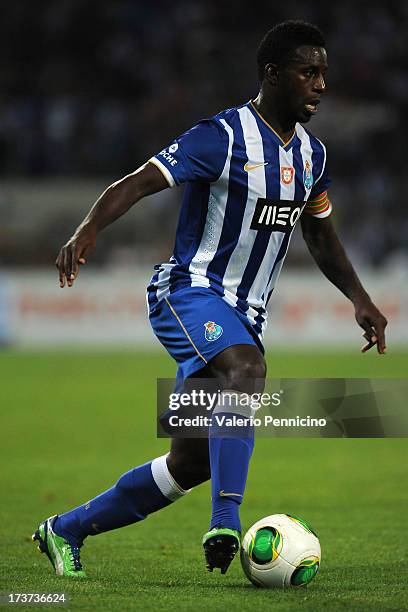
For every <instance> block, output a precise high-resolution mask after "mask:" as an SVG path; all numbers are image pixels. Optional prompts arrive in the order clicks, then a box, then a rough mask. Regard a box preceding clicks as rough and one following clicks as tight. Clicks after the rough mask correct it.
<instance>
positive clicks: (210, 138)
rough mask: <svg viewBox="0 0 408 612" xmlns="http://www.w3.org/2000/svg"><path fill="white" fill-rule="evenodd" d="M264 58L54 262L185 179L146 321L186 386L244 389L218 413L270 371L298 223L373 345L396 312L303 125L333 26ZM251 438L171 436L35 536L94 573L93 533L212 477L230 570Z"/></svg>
mask: <svg viewBox="0 0 408 612" xmlns="http://www.w3.org/2000/svg"><path fill="white" fill-rule="evenodd" d="M257 61H258V73H259V80H260V90H259V93H258V95H257V97H256V98H255V99H253V100H251V101H249V102H246V103H245V104H242V105H240V106H238V107H236V108H232V109H229V110H225V111H222V112H220V113H219V114H218V115H216V116H214V117H212V118H210V119H206V120H204V121H201V122H200V123H198V124H197V125H196V126H194V127H193V128H192V129H190V130H188V131H187V132H185V133H184V134H182V135H181V136H180V137H178V138H176V139H175V140H174V141H173V142H172V143H171V144H170V145H169V146H168V147H166V148H165V149H163V150H162V151H160V152H159V153H158V154H157V155H155V156H154V157H152V158H151V159H150V160H149V161H148V162H147V163H146V164H144V165H143V166H142V167H141V168H139V169H138V170H136V171H135V172H133V173H132V174H129V175H127V176H125V177H124V178H122V179H121V180H119V181H117V182H116V183H113V184H112V185H111V186H110V187H108V188H107V189H106V191H105V192H104V193H103V194H102V195H101V196H100V197H99V199H98V200H97V202H96V203H95V205H94V206H93V208H92V209H91V211H90V212H89V214H88V215H87V216H86V217H85V219H84V220H83V222H82V223H81V224H80V225H79V227H78V228H77V229H76V231H75V233H74V234H73V236H72V238H70V240H69V241H68V242H67V243H66V244H65V246H63V247H62V249H61V251H60V253H59V255H58V258H57V262H56V264H57V267H58V269H59V280H60V286H61V287H64V286H65V284H67V285H68V287H71V286H72V285H73V283H74V281H75V279H76V277H77V275H78V270H79V266H80V265H81V264H85V262H86V259H87V257H88V254H89V252H90V251H91V250H92V249H93V248H94V246H95V242H96V237H97V235H98V233H99V232H100V231H101V230H102V229H103V228H104V227H106V226H107V225H109V224H110V223H112V222H113V221H114V220H115V219H117V218H118V217H120V216H121V215H123V214H124V213H125V212H126V211H127V210H129V208H130V207H131V206H132V205H133V204H135V203H136V202H138V201H139V200H141V199H142V198H143V197H145V196H148V195H150V194H152V193H157V192H158V191H161V190H162V189H166V188H168V187H173V186H175V185H181V184H182V183H186V188H185V192H184V199H183V203H182V207H181V212H180V218H179V224H178V228H177V233H176V241H175V249H174V253H173V255H172V256H171V257H170V259H169V261H167V262H166V263H162V264H160V265H158V266H156V273H155V275H154V276H153V278H152V280H151V282H150V285H149V287H148V292H147V296H148V307H149V318H150V322H151V325H152V327H153V330H154V332H155V334H156V335H157V337H158V338H159V340H160V341H161V342H162V344H163V345H164V346H165V348H166V349H167V351H168V352H169V353H170V355H172V357H174V359H175V360H176V362H177V364H178V373H177V380H178V384H180V385H182V384H183V382H184V381H186V380H187V379H191V378H192V377H195V378H197V377H206V378H210V379H214V380H215V381H216V383H217V386H218V388H219V389H220V390H221V391H222V393H221V395H220V397H221V399H222V397H223V394H229V396H230V397H235V398H236V401H235V403H234V402H232V403H231V402H230V404H229V405H228V407H226V405H225V403H224V402H222V401H221V400H220V402H219V404H218V405H216V406H215V408H214V413H215V414H217V413H223V414H227V415H234V414H235V415H236V414H237V413H238V414H240V415H242V416H243V417H248V416H250V414H251V409H250V407H248V406H249V405H250V404H248V403H246V402H245V401H242V402H241V401H239V400H240V399H241V398H245V397H248V396H251V394H253V393H254V391H255V385H256V381H259V380H261V381H263V380H264V378H265V375H266V365H265V360H264V356H263V355H264V349H263V345H262V336H263V333H264V330H265V326H266V317H267V312H266V305H267V303H268V300H269V298H270V296H271V294H272V292H273V290H274V287H275V284H276V281H277V278H278V275H279V272H280V270H281V267H282V264H283V261H284V258H285V255H286V251H287V248H288V245H289V240H290V236H291V233H292V230H293V227H294V226H295V224H296V222H297V221H298V220H299V219H300V223H301V227H302V231H303V237H304V239H305V241H306V244H307V246H308V248H309V250H310V252H311V254H312V256H313V257H314V259H315V261H316V262H317V265H318V266H319V268H320V269H321V270H322V272H323V273H324V274H325V275H326V276H327V278H328V279H329V280H330V281H331V282H332V283H333V284H334V285H335V286H336V287H338V288H339V289H340V291H342V292H343V293H344V295H345V296H346V297H347V298H348V299H349V300H351V302H352V303H353V305H354V308H355V317H356V320H357V323H358V324H359V325H360V326H361V327H362V328H363V330H364V332H363V335H364V337H365V339H366V341H367V343H366V344H365V346H364V347H363V348H362V351H363V352H365V351H367V350H369V349H371V348H372V347H374V346H376V347H377V351H378V353H380V354H383V353H385V350H386V347H385V333H384V330H385V326H386V320H385V318H384V316H383V315H382V314H381V313H380V312H379V310H378V309H377V308H376V306H375V305H374V304H373V302H372V301H371V299H370V297H369V295H368V294H367V292H366V291H365V290H364V288H363V287H362V285H361V283H360V281H359V279H358V277H357V275H356V273H355V271H354V269H353V267H352V265H351V263H350V261H349V260H348V258H347V256H346V254H345V251H344V249H343V247H342V245H341V243H340V241H339V239H338V237H337V235H336V232H335V230H334V227H333V224H332V220H331V211H332V205H331V203H330V199H329V196H328V187H329V183H330V181H329V176H328V170H327V164H326V149H325V147H324V145H323V144H322V143H321V142H320V140H318V139H317V138H316V137H314V136H313V135H312V134H311V133H310V132H309V131H307V130H306V129H305V128H304V127H303V125H302V124H306V123H308V122H309V120H310V119H311V118H312V117H313V115H315V114H316V113H317V112H318V105H319V104H320V100H321V96H322V94H323V93H324V91H325V72H326V68H327V55H326V50H325V41H324V38H323V35H322V33H321V32H320V30H319V29H318V28H317V27H315V26H314V25H311V24H307V23H305V22H294V21H287V22H284V23H280V24H278V25H276V26H275V27H274V28H272V29H271V30H270V31H269V32H267V34H266V35H265V37H264V38H263V40H262V41H261V43H260V46H259V48H258V54H257ZM333 336H334V337H335V330H333ZM231 392H233V394H232V393H231ZM244 422H249V419H247V421H245V420H244ZM253 444H254V442H253V430H252V429H251V426H250V425H248V426H246V427H243V428H242V431H240V432H238V434H237V435H235V436H227V435H223V432H222V431H221V432H220V431H217V430H216V428H213V427H210V428H209V435H208V440H207V439H177V438H174V439H173V440H172V443H171V449H170V452H169V454H167V455H166V456H163V457H158V458H155V459H153V460H152V461H149V462H148V463H145V464H144V465H141V466H138V467H136V468H134V469H131V470H130V471H128V472H127V473H125V474H123V475H122V476H121V477H120V478H119V480H118V481H117V482H116V484H114V485H113V486H112V487H111V488H110V489H108V490H107V491H105V492H103V493H101V494H100V495H99V496H98V497H96V498H95V499H92V500H90V501H88V502H87V503H84V504H83V505H81V506H79V507H78V508H75V509H73V510H70V511H68V512H65V513H64V514H59V515H56V516H53V517H51V518H49V519H47V520H45V521H43V522H42V523H41V524H40V525H39V527H38V529H37V531H36V532H35V534H34V536H33V538H34V539H35V540H38V542H39V547H40V550H41V551H42V552H45V553H46V554H47V555H48V557H49V558H50V561H51V563H52V565H53V567H54V569H55V571H56V573H57V574H58V575H69V576H76V577H83V576H85V573H84V571H83V569H82V565H81V562H80V547H81V545H82V544H83V541H84V540H85V538H86V537H87V536H91V535H97V534H99V533H101V532H104V531H108V530H111V529H116V528H118V527H123V526H125V525H130V524H132V523H135V522H137V521H140V520H143V519H144V518H145V517H146V516H147V515H149V514H151V513H152V512H155V511H157V510H160V509H161V508H164V507H165V506H167V505H169V504H171V503H172V502H174V501H176V500H177V499H179V498H180V497H183V496H184V495H186V494H187V493H188V491H189V490H190V489H191V488H192V487H195V486H197V485H199V484H200V483H202V482H204V481H206V480H208V479H209V478H211V486H212V516H211V522H210V529H209V531H208V532H207V533H206V534H205V535H204V538H203V545H204V551H205V556H206V562H207V567H208V569H209V570H211V571H212V570H213V568H215V567H217V568H220V569H221V572H222V573H224V572H225V571H226V570H227V568H228V566H229V564H230V562H231V560H232V559H233V557H234V555H235V553H236V552H237V551H238V550H239V546H240V532H241V526H240V520H239V507H240V504H241V502H242V499H243V496H244V490H245V484H246V478H247V472H248V464H249V460H250V457H251V454H252V450H253Z"/></svg>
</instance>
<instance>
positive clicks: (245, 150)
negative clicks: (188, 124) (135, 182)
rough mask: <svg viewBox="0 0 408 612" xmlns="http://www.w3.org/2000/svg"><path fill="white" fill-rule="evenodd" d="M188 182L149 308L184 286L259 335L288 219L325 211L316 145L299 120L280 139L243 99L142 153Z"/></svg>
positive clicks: (325, 181) (322, 156)
mask: <svg viewBox="0 0 408 612" xmlns="http://www.w3.org/2000/svg"><path fill="white" fill-rule="evenodd" d="M149 161H150V162H151V163H153V164H155V165H156V166H157V167H158V168H159V169H160V170H161V172H162V173H163V175H164V176H165V178H166V179H167V181H168V183H169V185H170V186H173V185H180V184H182V183H187V185H186V189H185V193H184V199H183V203H182V207H181V211H180V217H179V222H178V228H177V233H176V242H175V248H174V253H173V255H172V257H171V258H170V260H169V261H168V262H166V263H162V264H161V265H157V266H155V270H156V274H155V275H154V276H153V278H152V280H151V283H150V285H149V287H148V303H149V308H150V309H152V308H154V306H155V305H156V304H157V303H158V302H159V301H160V300H162V299H163V298H165V297H167V296H168V295H169V294H171V293H173V292H175V291H177V290H178V289H181V288H184V287H186V286H192V287H207V288H211V289H213V290H214V291H215V292H217V293H218V294H219V295H221V296H222V297H223V299H224V300H225V301H226V302H227V303H228V304H230V306H232V307H233V308H238V309H239V310H240V311H241V312H242V313H245V315H246V317H247V319H248V321H249V322H250V324H251V326H252V328H253V331H254V333H255V334H256V335H257V336H258V337H259V338H260V339H262V335H263V331H264V329H265V326H266V317H267V313H266V304H267V302H268V300H269V298H270V296H271V293H272V291H273V289H274V287H275V284H276V281H277V278H278V276H279V273H280V270H281V268H282V264H283V261H284V258H285V255H286V252H287V249H288V245H289V240H290V236H291V233H292V230H293V228H294V226H295V224H296V221H297V220H298V218H299V217H300V215H301V214H302V212H303V209H304V208H306V210H305V212H309V213H310V214H313V215H314V216H317V217H320V218H323V217H326V216H328V215H329V214H330V212H331V204H330V202H329V200H328V198H327V193H326V192H327V188H328V185H329V183H330V180H329V178H328V172H327V169H326V150H325V147H324V145H323V144H322V143H321V142H320V141H319V140H318V139H317V138H315V137H314V136H313V135H312V134H310V133H309V132H308V131H307V130H305V129H304V128H303V127H302V126H301V125H300V124H297V125H296V128H295V132H294V134H293V136H292V138H291V139H290V141H289V142H287V143H284V142H283V141H282V140H281V138H280V137H279V136H278V135H277V134H276V132H275V131H274V130H273V128H272V127H271V126H270V125H269V124H268V123H267V122H266V121H265V120H264V119H263V117H261V115H260V114H259V113H258V111H257V110H256V108H255V107H254V105H253V104H252V102H248V103H247V104H244V105H243V106H240V107H237V108H233V109H229V110H225V111H222V112H221V113H219V114H218V115H216V116H214V117H212V118H211V119H206V120H203V121H201V122H200V123H198V124H197V125H196V126H195V127H193V128H192V129H190V130H188V131H187V132H185V133H184V134H182V135H181V136H180V137H179V138H176V140H174V141H173V143H172V144H171V145H170V146H168V147H167V148H166V149H163V150H162V151H161V152H160V153H158V154H157V155H155V156H154V157H152V158H151V159H150V160H149Z"/></svg>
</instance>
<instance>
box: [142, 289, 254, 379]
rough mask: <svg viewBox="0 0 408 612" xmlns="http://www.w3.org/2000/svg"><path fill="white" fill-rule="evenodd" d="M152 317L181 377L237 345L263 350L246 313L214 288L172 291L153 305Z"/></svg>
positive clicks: (154, 325) (154, 326)
mask: <svg viewBox="0 0 408 612" xmlns="http://www.w3.org/2000/svg"><path fill="white" fill-rule="evenodd" d="M149 319H150V323H151V326H152V328H153V331H154V333H155V334H156V336H157V338H158V339H159V340H160V342H161V343H162V344H163V346H164V347H165V348H166V349H167V351H168V352H169V353H170V355H171V356H172V357H173V359H175V360H176V362H177V364H178V367H179V369H178V372H177V379H178V380H180V379H182V380H184V379H186V378H188V377H190V376H192V375H193V374H194V373H195V372H197V371H198V370H201V368H203V367H205V366H206V365H207V363H208V362H209V361H211V359H213V357H215V356H216V355H218V354H219V353H221V352H222V351H224V350H225V349H226V348H228V347H229V346H233V345H235V344H253V345H255V346H257V347H258V348H259V349H260V351H261V352H262V353H263V352H264V349H263V346H262V344H261V342H260V340H259V338H258V337H257V336H256V334H255V332H254V331H253V330H252V328H251V324H250V323H249V321H248V320H247V318H246V317H245V315H244V314H243V313H241V312H239V311H238V310H236V309H235V308H232V307H231V306H229V305H228V304H227V302H225V300H223V298H222V297H221V296H219V295H218V294H217V293H215V292H214V291H212V290H211V289H205V288H200V287H185V288H184V289H180V290H179V291H176V292H175V293H170V294H169V295H168V297H167V298H164V299H162V300H161V301H160V302H159V303H158V304H157V305H156V306H155V307H154V309H153V310H152V311H151V312H150V315H149Z"/></svg>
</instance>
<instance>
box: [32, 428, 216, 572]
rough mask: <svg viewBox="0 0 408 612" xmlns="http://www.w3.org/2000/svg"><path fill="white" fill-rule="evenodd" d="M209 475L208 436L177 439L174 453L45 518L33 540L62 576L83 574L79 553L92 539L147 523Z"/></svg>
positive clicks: (157, 459) (154, 460) (137, 469)
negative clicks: (92, 497)
mask: <svg viewBox="0 0 408 612" xmlns="http://www.w3.org/2000/svg"><path fill="white" fill-rule="evenodd" d="M192 442H195V443H196V444H195V445H194V452H193V445H192ZM200 449H201V450H200ZM168 464H169V465H168ZM169 466H170V470H169ZM174 475H176V476H177V478H179V480H176V478H175V476H174ZM209 476H210V474H209V467H208V442H207V440H194V441H192V440H185V441H184V440H175V441H173V443H172V449H171V452H170V453H169V455H163V456H162V457H157V458H156V459H153V460H152V461H149V462H147V463H145V464H143V465H140V466H138V467H136V468H134V469H132V470H129V471H128V472H126V473H125V474H123V475H122V476H121V477H120V478H119V479H118V481H117V482H116V483H115V484H114V485H113V486H112V487H111V488H110V489H108V490H107V491H105V492H103V493H101V494H100V495H98V496H97V497H95V498H94V499H91V500H90V501H87V502H86V503H85V504H81V505H80V506H78V507H77V508H74V509H73V510H70V511H68V512H66V513H64V514H61V515H56V516H53V517H51V518H49V519H47V520H45V521H43V522H42V523H41V524H40V526H39V528H38V529H37V530H36V532H35V533H34V535H33V539H34V540H37V541H38V543H39V549H40V550H41V552H44V553H46V554H47V556H48V557H49V559H50V561H51V563H52V565H53V566H54V569H55V570H56V573H57V574H58V575H66V576H75V577H83V576H84V575H85V574H84V572H83V570H82V566H81V562H80V554H79V553H80V548H81V546H82V544H83V542H84V540H85V538H86V537H88V536H90V535H93V536H94V535H98V534H100V533H104V532H105V531H111V530H112V529H118V528H119V527H124V526H126V525H131V524H133V523H136V522H138V521H141V520H143V519H145V518H146V516H148V515H149V514H151V513H153V512H156V511H158V510H161V509H162V508H165V507H166V506H168V505H169V504H171V503H172V502H175V501H176V500H178V499H180V498H181V497H183V496H184V495H185V494H186V493H188V491H189V489H191V488H192V487H193V486H196V485H198V484H200V483H201V482H204V480H208V478H209Z"/></svg>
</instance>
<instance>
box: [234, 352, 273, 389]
mask: <svg viewBox="0 0 408 612" xmlns="http://www.w3.org/2000/svg"><path fill="white" fill-rule="evenodd" d="M265 377H266V363H265V359H264V358H263V356H262V355H260V356H259V357H258V358H257V359H240V360H237V361H236V362H235V363H234V365H233V366H232V367H231V368H230V371H229V372H228V377H227V383H226V388H228V389H236V390H238V391H242V392H243V393H254V392H258V393H259V392H261V391H262V390H263V386H264V380H265Z"/></svg>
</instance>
